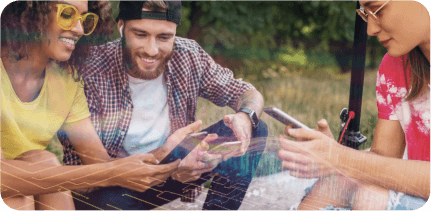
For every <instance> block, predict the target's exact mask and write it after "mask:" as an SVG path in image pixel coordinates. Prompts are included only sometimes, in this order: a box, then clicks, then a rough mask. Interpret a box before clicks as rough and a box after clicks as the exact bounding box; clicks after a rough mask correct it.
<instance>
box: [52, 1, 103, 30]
mask: <svg viewBox="0 0 431 211" xmlns="http://www.w3.org/2000/svg"><path fill="white" fill-rule="evenodd" d="M56 7H57V8H58V10H57V24H58V26H59V27H60V28H62V29H64V30H71V29H73V27H75V26H76V24H77V23H78V21H79V20H81V23H82V27H83V29H84V35H90V34H91V33H92V32H93V31H94V29H95V28H96V25H97V21H98V20H99V16H97V15H96V14H94V13H91V12H89V13H85V14H84V15H79V12H78V9H76V7H74V6H72V5H68V4H57V5H56Z"/></svg>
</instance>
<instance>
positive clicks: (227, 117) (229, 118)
mask: <svg viewBox="0 0 431 211" xmlns="http://www.w3.org/2000/svg"><path fill="white" fill-rule="evenodd" d="M233 117H234V116H233V114H229V115H225V116H224V117H223V122H224V124H225V125H226V127H228V128H232V124H231V123H232V119H233Z"/></svg>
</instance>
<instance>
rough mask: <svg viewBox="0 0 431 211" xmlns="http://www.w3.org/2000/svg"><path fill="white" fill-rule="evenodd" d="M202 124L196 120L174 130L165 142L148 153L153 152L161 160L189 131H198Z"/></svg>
mask: <svg viewBox="0 0 431 211" xmlns="http://www.w3.org/2000/svg"><path fill="white" fill-rule="evenodd" d="M201 126H202V121H201V120H197V121H195V122H193V123H192V124H189V125H187V126H185V127H183V128H180V129H178V130H177V131H175V132H174V133H173V134H172V135H171V136H169V137H168V139H167V140H166V142H165V143H164V144H163V145H162V146H161V147H159V148H157V149H155V150H152V151H151V152H150V153H151V154H153V155H154V156H155V157H156V158H157V159H158V160H159V161H160V160H163V158H165V157H166V156H167V155H168V154H169V152H171V151H172V150H173V149H174V148H175V147H176V146H177V145H178V144H179V143H181V141H183V140H184V139H185V138H186V137H187V135H189V134H190V133H195V132H197V131H199V128H200V127H201Z"/></svg>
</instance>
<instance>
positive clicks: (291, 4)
mask: <svg viewBox="0 0 431 211" xmlns="http://www.w3.org/2000/svg"><path fill="white" fill-rule="evenodd" d="M111 3H112V5H113V8H114V15H115V16H116V15H117V14H118V2H114V1H112V2H111ZM355 7H356V2H354V1H353V2H352V1H330V2H329V1H311V2H303V1H244V2H242V1H183V2H182V20H181V25H180V26H179V27H178V29H177V35H178V36H182V37H187V38H190V39H194V40H196V41H197V42H198V43H200V44H201V45H202V46H203V47H204V49H205V50H206V51H207V52H209V53H210V54H211V55H213V56H214V57H215V58H216V59H218V62H220V63H222V65H223V63H225V65H224V66H227V63H235V62H238V60H241V59H275V58H277V50H281V47H283V46H284V45H286V44H288V43H291V44H293V46H294V47H299V46H304V48H305V50H311V49H317V50H318V51H324V52H328V53H331V54H332V55H334V56H335V57H336V58H337V62H338V64H339V65H340V67H341V69H343V70H345V71H348V69H349V66H350V61H351V55H352V52H351V50H352V45H353V34H354V23H355V17H356V12H355V9H356V8H355ZM115 31H116V30H115ZM374 44H375V43H373V45H371V46H372V47H373V49H372V50H371V51H370V53H371V54H372V56H371V58H377V57H379V56H381V55H380V52H381V49H379V47H377V46H379V45H374ZM380 48H381V47H380ZM227 55H230V58H227V57H226V56H227ZM234 57H235V58H234ZM375 61H376V60H374V61H373V62H372V63H371V66H373V65H374V66H375V65H376V62H375ZM238 65H242V63H241V62H239V64H238ZM234 66H235V65H234ZM229 67H231V68H233V69H234V67H232V66H229Z"/></svg>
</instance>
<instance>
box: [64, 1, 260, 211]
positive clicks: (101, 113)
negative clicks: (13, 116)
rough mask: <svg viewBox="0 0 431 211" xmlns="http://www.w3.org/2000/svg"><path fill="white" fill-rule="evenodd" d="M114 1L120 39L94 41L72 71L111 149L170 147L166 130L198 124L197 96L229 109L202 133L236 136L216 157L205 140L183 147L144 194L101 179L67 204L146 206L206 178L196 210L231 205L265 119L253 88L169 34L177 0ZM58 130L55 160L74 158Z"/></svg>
mask: <svg viewBox="0 0 431 211" xmlns="http://www.w3.org/2000/svg"><path fill="white" fill-rule="evenodd" d="M119 8H120V13H119V15H118V18H117V28H118V30H119V31H120V33H121V38H119V39H117V40H115V41H112V42H109V43H106V44H104V45H101V46H97V47H94V48H93V49H92V51H91V57H90V58H88V59H87V61H86V65H85V68H84V69H81V70H79V71H81V72H82V74H83V75H84V82H85V93H86V96H87V101H88V105H89V110H90V113H91V120H92V123H93V125H94V126H95V129H96V131H97V133H98V135H99V136H100V139H101V141H102V143H103V146H104V147H105V149H106V150H107V151H108V154H109V155H110V156H111V157H112V158H118V157H126V156H129V155H133V154H136V153H152V154H153V155H154V156H155V157H156V158H157V159H158V160H159V161H160V160H162V159H163V156H164V155H166V154H167V153H166V151H168V150H171V149H172V147H171V148H169V147H167V145H169V140H170V136H171V135H172V134H173V133H174V132H175V131H177V130H181V129H183V128H186V127H188V126H189V125H193V127H199V126H200V125H201V124H202V123H201V121H196V120H195V113H196V106H197V99H198V97H202V98H205V99H207V100H210V101H211V102H213V103H214V104H216V105H217V106H229V107H231V108H232V109H233V110H234V113H233V114H229V115H226V116H224V117H223V120H221V121H220V122H218V123H216V124H214V125H212V126H210V127H208V128H207V129H205V131H207V132H208V133H209V134H211V133H213V134H212V135H209V136H208V137H207V139H206V141H211V140H214V139H215V138H217V137H218V138H220V137H236V139H238V140H239V141H240V142H241V147H240V148H239V149H237V150H232V152H230V153H228V154H225V155H223V156H222V155H219V154H209V153H208V152H207V151H206V150H205V149H200V150H201V151H199V152H196V153H194V154H193V155H194V156H192V154H189V156H187V157H186V158H185V159H183V160H182V161H181V162H180V164H179V167H178V170H176V172H174V173H173V174H172V175H171V178H169V179H168V180H167V181H166V182H165V183H164V185H159V186H155V187H152V188H148V190H147V191H145V192H143V193H140V192H136V191H132V190H129V189H126V188H122V187H106V188H100V189H98V190H93V191H92V192H90V193H86V194H75V206H76V208H77V209H78V210H83V209H95V208H100V209H123V210H128V209H139V210H147V209H152V208H155V207H158V206H162V205H163V204H166V203H167V202H169V201H172V200H174V199H176V198H178V197H180V196H185V194H187V191H189V192H190V190H194V189H195V187H199V186H200V185H201V184H203V183H204V182H205V181H207V180H209V179H211V178H212V179H213V182H212V184H211V188H210V190H209V192H208V196H207V198H206V201H205V204H204V206H203V209H210V210H214V209H238V208H239V206H240V205H241V203H242V200H243V198H244V196H245V192H246V191H247V188H248V186H249V184H250V181H251V179H252V176H253V174H254V171H255V169H256V167H257V165H258V162H259V159H260V156H261V153H262V152H263V149H264V147H265V144H266V137H267V135H268V132H267V126H266V124H265V123H263V122H262V121H259V119H258V118H259V116H260V114H261V113H262V109H263V98H262V96H261V94H260V93H259V92H258V91H256V89H255V88H254V87H253V86H252V85H251V84H249V83H246V82H244V81H242V80H241V79H235V78H234V77H233V73H232V71H231V70H229V69H226V68H222V67H221V66H220V65H218V64H216V63H215V62H214V61H213V59H212V58H211V57H210V56H209V55H208V54H207V53H206V52H205V51H204V50H203V49H202V47H201V46H200V45H199V44H198V43H196V42H195V41H193V40H190V39H185V38H181V37H177V36H176V29H177V26H178V25H179V24H180V19H181V2H172V1H166V2H164V1H130V2H127V1H121V2H120V5H119ZM208 115H211V114H210V113H208ZM185 131H186V130H185ZM215 134H217V135H215ZM259 137H260V138H259ZM59 138H60V141H61V142H62V144H63V147H64V164H66V165H80V164H81V161H80V158H79V156H85V155H83V154H79V155H78V154H77V153H76V152H75V150H74V149H73V147H72V146H71V145H70V143H69V141H68V140H67V137H65V136H64V135H62V134H59ZM251 140H252V141H251ZM204 141H205V140H204ZM196 155H197V156H196ZM95 160H97V159H95ZM101 162H103V160H102V161H101ZM151 165H154V164H148V166H151ZM189 197H190V196H189ZM178 208H179V209H181V207H178ZM169 209H173V208H172V207H169Z"/></svg>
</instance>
